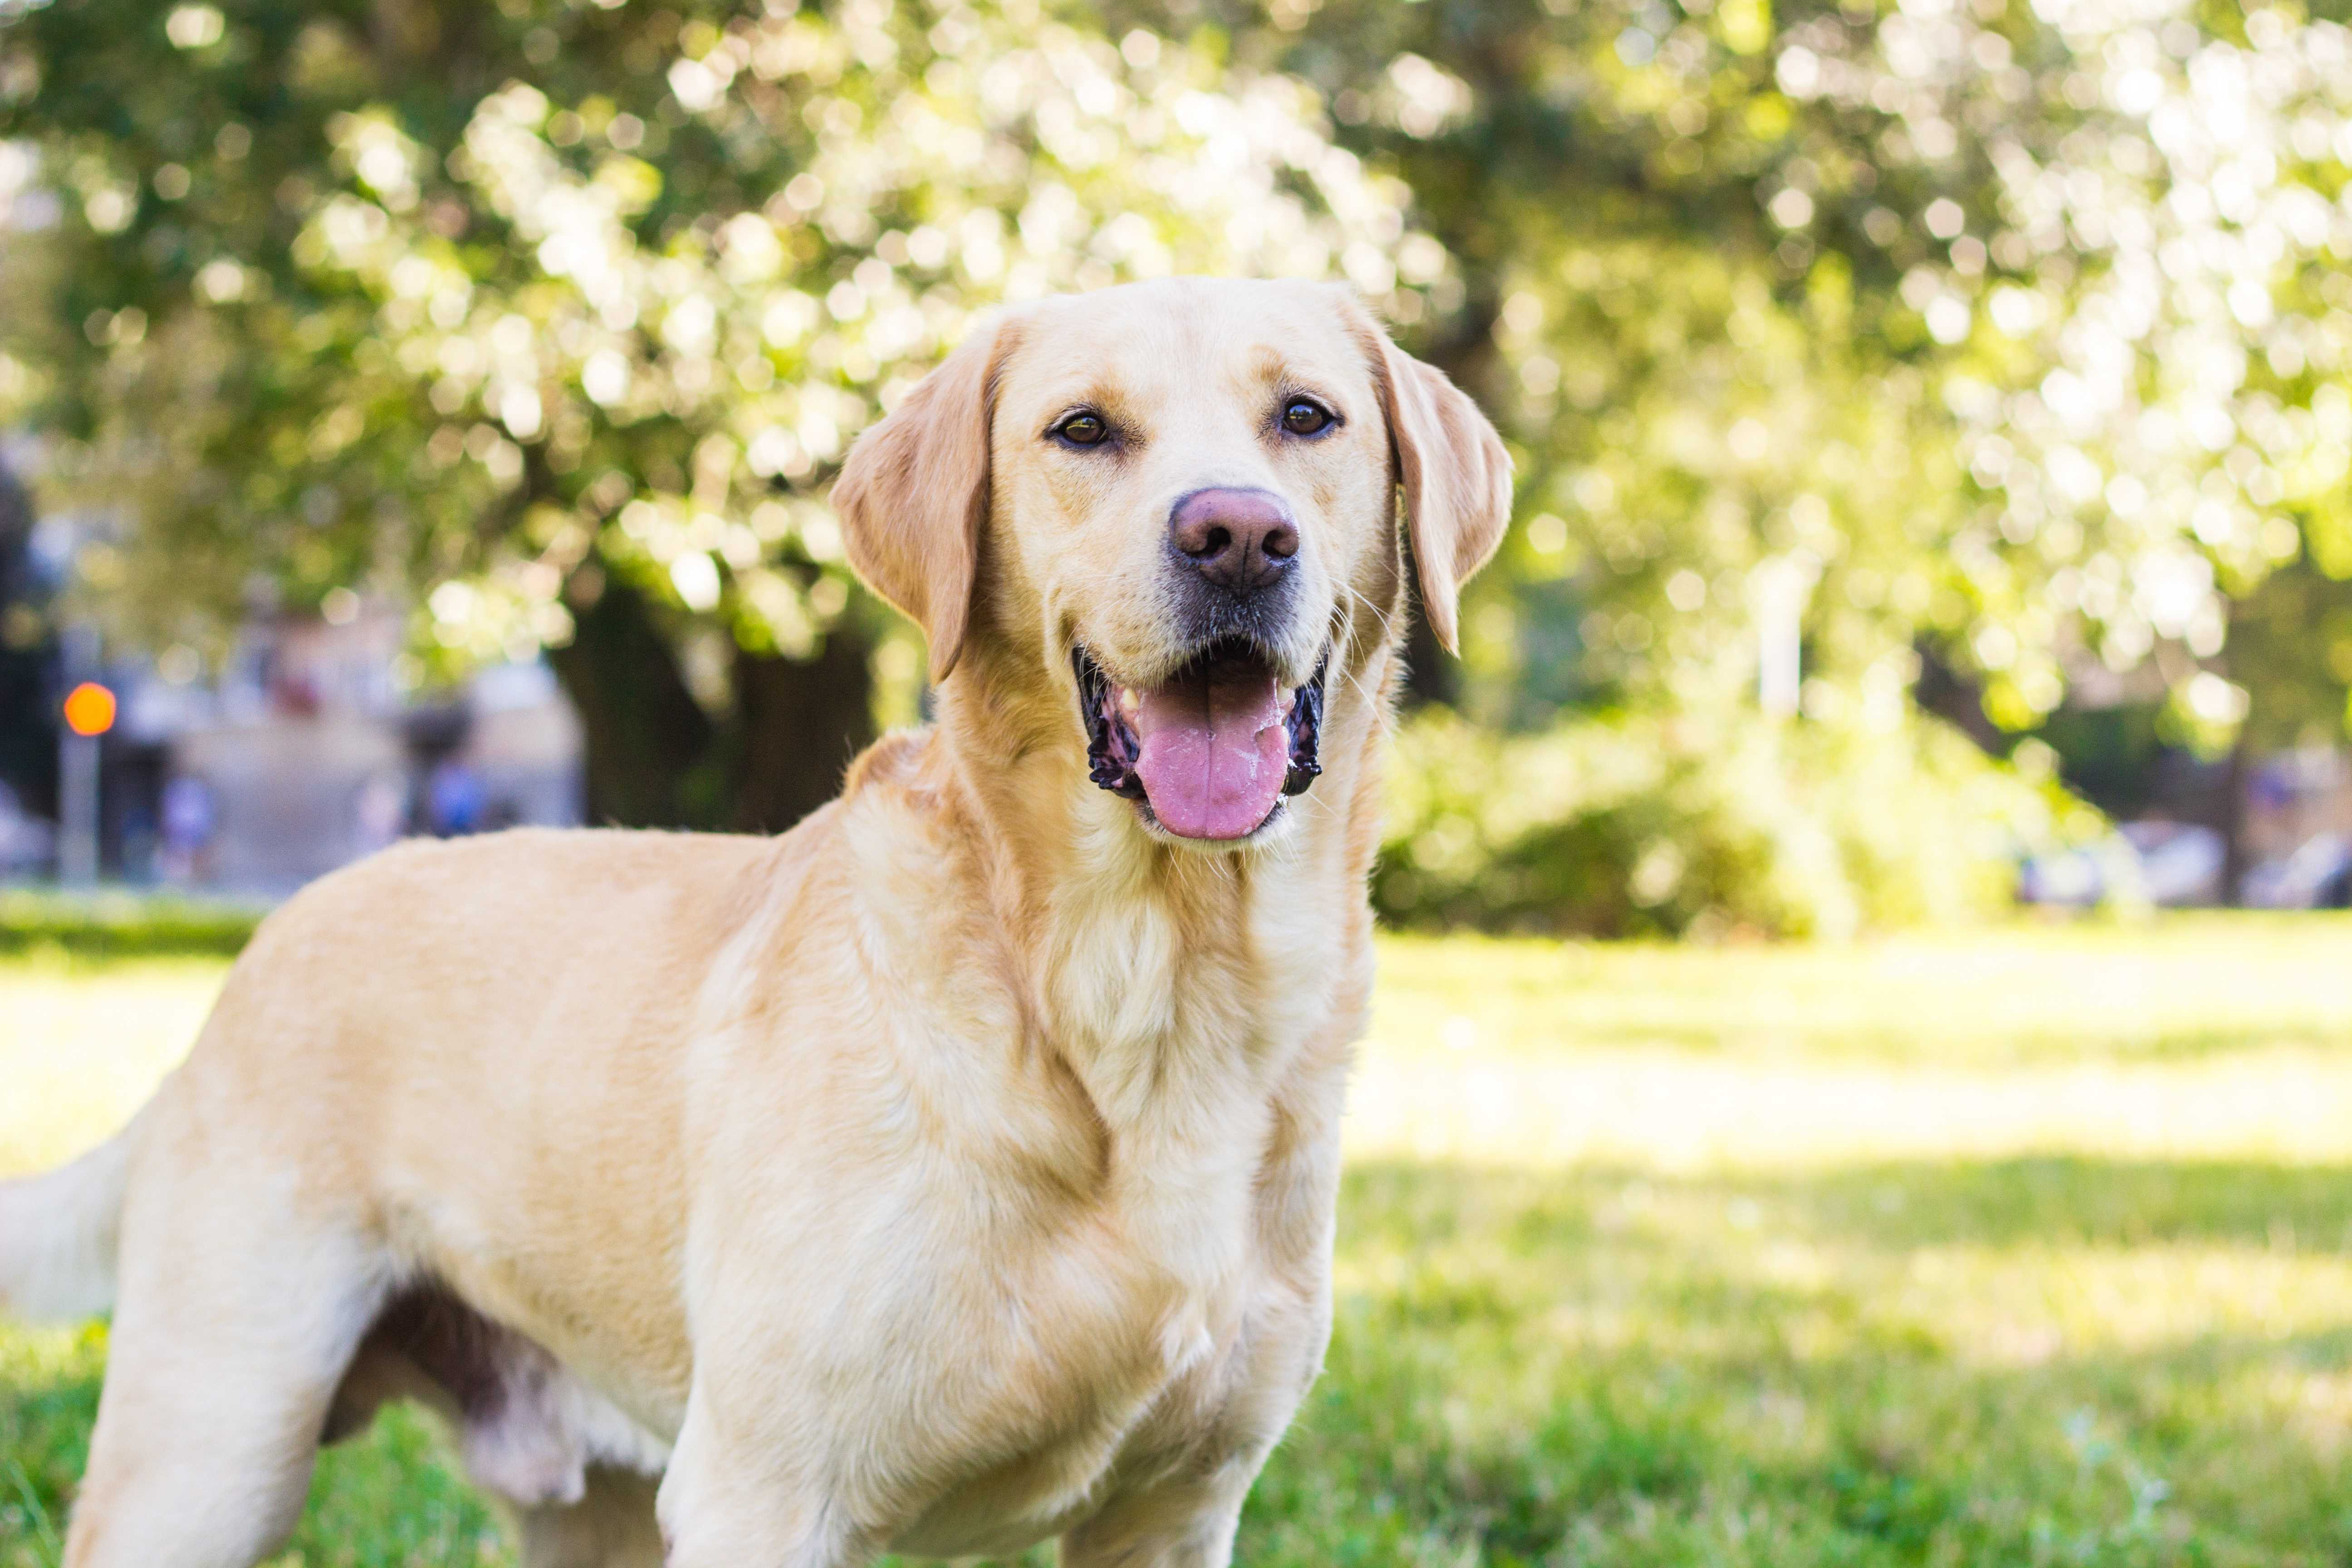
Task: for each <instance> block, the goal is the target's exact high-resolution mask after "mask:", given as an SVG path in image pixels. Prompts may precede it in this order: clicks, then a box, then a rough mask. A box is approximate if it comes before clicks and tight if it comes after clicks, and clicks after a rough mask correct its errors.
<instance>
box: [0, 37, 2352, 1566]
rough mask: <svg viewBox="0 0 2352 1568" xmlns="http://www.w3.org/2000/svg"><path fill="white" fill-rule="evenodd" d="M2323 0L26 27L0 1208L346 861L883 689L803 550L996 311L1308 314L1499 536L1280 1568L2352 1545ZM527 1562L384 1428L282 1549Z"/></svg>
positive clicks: (65, 1460)
mask: <svg viewBox="0 0 2352 1568" xmlns="http://www.w3.org/2000/svg"><path fill="white" fill-rule="evenodd" d="M2343 9H2344V7H2343V5H2342V3H2341V0H2308V3H2307V4H2305V5H2294V4H2287V5H2276V6H2245V5H2236V4H2231V3H2227V0H1837V3H1834V4H1832V3H1827V0H1638V3H1636V0H1542V3H1541V4H1537V3H1533V0H1158V3H1152V4H1146V3H1141V0H1136V3H1128V0H1117V3H1112V4H1105V5H1096V6H1081V5H1068V4H1048V3H1046V0H980V3H973V4H956V3H947V0H731V3H727V4H704V3H700V0H497V3H496V4H489V3H487V0H315V3H299V4H298V3H295V0H199V3H194V4H173V3H171V0H145V3H132V0H48V3H47V4H39V3H35V0H0V468H5V479H0V1173H13V1172H16V1171H22V1170H26V1169H32V1168H37V1167H39V1166H41V1165H44V1164H47V1163H53V1162H56V1161H58V1160H61V1159H63V1158H66V1157H68V1155H70V1154H72V1153H73V1152H76V1151H77V1150H79V1149H81V1148H84V1147H87V1146H89V1144H91V1143H93V1142H96V1141H97V1140H98V1139H99V1138H100V1137H102V1136H103V1135H104V1134H105V1133H106V1132H108V1131H110V1130H111V1129H112V1128H114V1127H116V1126H119V1125H121V1122H122V1121H123V1120H124V1119H125V1118H127V1117H128V1116H129V1115H130V1113H131V1110H133V1109H134V1108H135V1107H136V1106H137V1105H138V1104H139V1103H140V1101H141V1100H142V1099H143V1098H144V1097H145V1096H146V1095H147V1094H148V1093H149V1092H151V1090H152V1087H153V1085H154V1083H155V1081H156V1079H158V1077H160V1075H161V1074H162V1073H163V1072H164V1071H166V1070H167V1069H168V1068H169V1067H170V1065H171V1064H172V1063H173V1061H175V1060H176V1059H178V1057H179V1055H180V1053H181V1052H183V1051H184V1049H185V1048H186V1047H187V1045H188V1042H189V1040H190V1039H191V1038H192V1037H193V1036H194V1031H195V1029H196V1027H197V1026H198V1024H199V1022H200V1021H201V1019H202V1018H203V1016H204V1015H205V1010H206V1009H207V1007H208V1006H209V1005H210V1004H211V1001H212V999H213V997H214V996H215V994H217V991H218V988H219V986H220V984H221V983H222V979H223V976H224V974H225V973H226V966H227V963H228V961H229V959H230V957H231V956H232V955H233V954H234V953H235V952H236V951H237V950H238V948H239V947H240V946H241V944H242V943H243V942H244V941H245V940H246V938H247V935H248V934H249V932H250V931H251V928H252V923H253V921H254V919H255V917H256V915H257V912H258V911H259V910H262V909H264V908H266V907H267V906H268V903H269V902H270V901H271V900H275V899H276V898H278V897H279V896H282V895H283V894H284V893H286V892H287V891H289V890H290V889H293V888H294V887H296V886H299V884H300V883H301V882H303V881H304V880H306V879H309V878H311V877H314V876H317V875H319V874H320V873H321V872H323V871H326V870H328V869H330V868H332V867H334V866H336V865H339V864H341V863H343V862H345V861H347V860H350V859H352V858H355V857H358V856H360V855H362V854H365V853H368V852H370V851H371V850H373V849H375V848H378V847H382V846H383V845H385V844H388V843H390V842H392V841H393V840H394V839H397V838H399V837H403V836H404V835H413V834H438V835H456V834H465V833H473V832H483V831H488V830H492V829H495V828H498V827H500V826H509V825H513V824H519V823H531V822H598V823H602V822H615V823H625V824H651V825H666V826H696V827H716V828H731V829H739V830H756V831H772V830H776V829H781V828H782V827H784V826H788V825H790V824H791V823H792V822H793V821H794V820H795V819H797V818H798V817H799V816H801V815H802V814H803V813H804V812H806V811H807V810H809V809H810V808H811V807H813V806H814V805H816V804H818V803H819V802H821V801H823V800H824V799H825V798H827V797H828V796H829V795H832V794H833V793H834V791H835V789H836V787H837V785H838V783H839V780H840V776H841V773H842V768H843V765H844V763H845V761H846V760H847V759H848V757H849V756H850V755H851V753H852V752H853V751H854V750H855V748H856V747H857V746H858V745H860V744H862V743H863V742H866V740H868V739H870V738H871V737H872V736H873V735H874V734H876V733H877V731H879V730H880V729H881V728H883V727H885V726H888V725H893V724H900V723H906V722H910V721H915V720H917V719H919V716H920V715H921V713H922V712H923V710H924V707H925V702H926V697H925V693H924V691H923V689H922V672H923V669H924V659H923V657H922V650H921V648H920V647H919V643H918V641H917V639H916V636H915V634H914V633H913V632H912V631H911V630H910V629H909V628H908V626H905V625H904V624H903V623H900V622H899V621H898V620H897V619H896V618H895V617H894V616H891V615H890V614H889V613H888V612H887V611H885V610H884V609H882V608H881V607H880V606H879V605H877V604H876V603H875V602H874V601H872V600H871V599H870V598H868V597H867V596H866V595H865V594H864V592H863V591H862V590H861V589H859V588H858V587H857V586H856V584H855V583H854V582H853V581H852V579H851V577H850V576H849V574H848V573H847V571H846V568H845V565H844V563H843V559H842V549H841V540H840V535H839V531H838V529H837V526H836V524H835V521H834V519H833V516H832V514H831V512H830V510H829V509H828V507H827V505H826V500H825V497H826V492H827V488H828V486H829V485H830V483H831V481H832V479H833V476H834V475H835V472H836V471H837V469H838V466H839V463H840V460H841V458H842V455H843V452H844V451H845V448H846V447H847V445H848V443H849V442H850V441H851V440H852V439H853V438H854V437H856V433H857V432H858V431H859V430H860V429H861V428H863V427H864V426H866V425H867V424H869V423H870V422H872V421H873V420H874V419H875V418H877V416H879V415H880V414H881V413H882V412H883V411H885V410H887V408H889V407H890V406H891V405H893V404H894V402H895V401H896V400H897V399H898V398H899V397H901V396H903V395H905V393H906V392H907V390H908V387H909V386H911V385H912V384H914V382H915V381H916V380H917V379H918V378H919V377H920V376H921V375H922V374H924V372H925V371H926V370H927V369H928V368H929V366H930V365H931V364H933V363H936V362H937V360H938V359H939V358H940V355H941V354H942V353H944V352H945V351H946V350H947V349H948V348H949V347H950V346H951V345H952V344H953V343H954V342H956V341H957V340H958V339H959V337H960V336H961V333H963V332H964V331H966V329H967V327H968V325H969V323H970V322H971V321H972V319H973V318H974V316H975V315H976V314H977V313H979V312H981V311H983V310H988V309H989V308H991V307H992V306H994V305H996V304H998V303H1000V302H1003V301H1007V300H1023V299H1027V298H1031V297H1034V296H1036V295H1038V294H1041V293H1045V292H1047V291H1052V290H1062V289H1087V288H1093V287H1097V286H1101V285H1104V284H1108V283H1113V282H1117V281H1119V280H1121V279H1133V278H1146V277H1152V276H1158V275H1161V274H1166V273H1171V272H1183V271H1206V272H1220V273H1242V274H1273V275H1304V276H1314V277H1330V278H1339V279H1347V280H1349V282H1351V283H1353V284H1354V285H1355V286H1356V288H1357V289H1360V291H1361V292H1362V293H1363V294H1364V295H1365V297H1366V298H1367V299H1368V300H1370V301H1371V302H1372V304H1373V305H1374V307H1375V308H1376V309H1377V310H1379V311H1380V312H1381V314H1382V315H1383V316H1384V317H1385V319H1386V320H1387V321H1389V322H1390V323H1391V327H1392V329H1393V331H1395V332H1396V334H1397V336H1398V337H1399V339H1400V341H1402V342H1403V343H1404V344H1405V345H1406V346H1407V347H1408V348H1410V349H1411V350H1412V352H1413V353H1418V354H1420V355H1422V356H1423V357H1424V358H1425V359H1427V360H1429V361H1431V362H1433V363H1436V364H1438V365H1440V366H1442V367H1443V368H1444V370H1445V371H1446V372H1447V373H1448V374H1451V375H1452V376H1454V378H1455V379H1456V380H1457V381H1458V382H1460V383H1461V384H1463V385H1465V387H1467V388H1469V389H1470V390H1471V391H1472V392H1473V393H1474V394H1475V395H1476V397H1477V398H1478V399H1479V401H1480V402H1481V403H1482V404H1483V405H1485V406H1486V409H1487V410H1488V411H1489V412H1490V413H1491V414H1492V415H1493V416H1494V417H1495V419H1496V423H1497V424H1498V426H1500V427H1501V428H1502V429H1503V431H1504V432H1505V434H1506V437H1507V440H1508V441H1509V443H1510V445H1511V447H1512V451H1513V454H1514V457H1515V458H1516V460H1517V468H1518V474H1519V486H1518V490H1517V519H1516V525H1515V526H1514V528H1513V529H1512V531H1511V533H1510V536H1509V538H1508V540H1507V542H1506V544H1505V545H1504V547H1503V552H1502V554H1501V556H1500V558H1499V559H1498V560H1497V561H1496V563H1495V565H1494V566H1493V567H1492V568H1490V569H1489V570H1488V571H1487V573H1486V574H1485V575H1484V576H1482V577H1481V578H1480V579H1479V580H1478V581H1477V583H1476V584H1475V585H1474V587H1473V589H1472V590H1471V593H1470V595H1469V597H1468V600H1467V602H1466V605H1465V647H1464V657H1463V658H1461V659H1459V660H1454V659H1450V658H1444V657H1441V656H1440V655H1438V654H1437V652H1436V651H1435V650H1434V649H1433V647H1429V646H1428V644H1427V641H1426V638H1425V637H1424V636H1423V634H1421V633H1419V632H1418V631H1416V633H1415V640H1414V642H1413V643H1412V647H1411V648H1410V650H1409V654H1410V668H1411V679H1410V685H1409V689H1408V690H1407V692H1406V694H1405V704H1404V709H1403V712H1402V721H1401V733H1400V736H1399V742H1398V745H1397V748H1396V756H1395V760H1394V767H1393V770H1392V774H1391V801H1390V813H1389V838H1388V842H1387V844H1386V846H1385V847H1384V850H1383V853H1382V856H1381V860H1380V864H1379V868H1378V870H1377V873H1376V878H1375V883H1374V894H1375V899H1376V902H1377V904H1378V907H1379V910H1380V912H1381V917H1382V920H1383V921H1384V924H1385V927H1386V930H1385V931H1383V933H1382V935H1381V938H1380V946H1381V984H1380V990H1379V993H1378V997H1377V1000H1376V1004H1375V1013H1374V1017H1373V1021H1372V1026H1371V1031H1370V1038H1369V1039H1368V1040H1367V1041H1366V1042H1365V1045H1364V1047H1363V1050H1362V1054H1361V1058H1360V1068H1359V1072H1358V1075H1357V1078H1356V1080H1355V1083H1354V1087H1353V1089H1352V1091H1351V1095H1352V1098H1351V1104H1350V1115H1349V1123H1348V1129H1347V1133H1346V1137H1347V1142H1348V1151H1349V1167H1348V1173H1347V1177H1346V1184H1345V1188H1344V1191H1343V1194H1342V1199H1341V1219H1340V1228H1339V1247H1338V1257H1337V1270H1338V1272H1337V1292H1338V1306H1337V1317H1338V1321H1337V1329H1336V1334H1335V1340H1334V1343H1333V1347H1332V1352H1331V1357H1330V1363H1329V1371H1328V1374H1327V1375H1326V1376H1325V1378H1324V1379H1323V1381H1322V1382H1321V1384H1318V1387H1317V1389H1316V1391H1315V1392H1314V1394H1313V1395H1312V1397H1311V1398H1310V1400H1309V1402H1308V1405H1307V1408H1306V1410H1305V1412H1304V1413H1303V1415H1302V1417H1301V1420H1300V1422H1299V1424H1298V1426H1297V1428H1296V1429H1295V1431H1294V1432H1293V1434H1292V1436H1290V1438H1289V1439H1288V1440H1287V1441H1286V1444H1285V1445H1284V1447H1282V1448H1281V1449H1280V1450H1279V1451H1278V1452H1277V1453H1276V1457H1275V1458H1274V1460H1273V1461H1272V1464H1271V1467H1270V1468H1269V1470H1268V1472H1267V1474H1266V1476H1265V1479H1264V1481H1263V1482H1262V1483H1261V1485H1260V1487H1259V1489H1258V1490H1257V1492H1256V1493H1255V1498H1254V1500H1253V1502H1252V1504H1251V1507H1250V1510H1249V1512H1248V1514H1247V1516H1246V1517H1245V1519H1244V1525H1243V1532H1242V1544H1241V1550H1240V1553H1239V1558H1238V1560H1239V1561H1242V1562H1245V1563H1250V1564H1251V1565H1252V1568H1333V1565H1335V1564H1366V1565H1376V1568H1386V1565H1390V1564H1399V1565H1403V1568H1472V1565H1488V1564H1491V1565H1494V1568H1538V1565H1539V1568H1567V1565H1570V1564H1573V1565H1576V1568H1660V1565H1679V1564H1718V1563H1720V1564H1754V1565H1758V1568H1762V1565H1766V1564H1770V1565H1774V1568H1813V1565H1816V1564H1821V1563H1840V1564H1849V1565H1864V1568H1897V1565H1901V1568H1912V1565H1916V1564H1938V1565H1948V1564H1962V1563H1967V1564H1979V1563H1981V1564H1987V1565H1992V1564H1999V1565H2000V1568H2014V1565H2018V1564H2052V1565H2055V1564H2062V1563H2063V1564H2093V1565H2101V1568H2170V1565H2174V1564H2179V1565H2181V1568H2188V1565H2191V1564H2194V1565H2197V1568H2283V1565H2291V1564H2302V1565H2305V1568H2322V1565H2330V1568H2341V1565H2342V1564H2344V1563H2347V1562H2352V1510H2347V1507H2346V1504H2345V1499H2347V1497H2352V985H2347V984H2346V977H2347V975H2352V960H2347V953H2352V917H2347V916H2346V915H2343V914H2330V913H2326V912H2319V913H2313V912H2308V911H2311V910H2326V908H2328V907H2331V906H2333V907H2337V908H2341V907H2342V906H2344V905H2346V904H2347V903H2352V873H2348V872H2347V868H2352V753H2347V722H2352V710H2347V688H2352V266H2347V262H2352V202H2347V179H2352V32H2347V29H2346V27H2345V26H2343V25H2341V20H2342V17H2341V13H2342V11H2343ZM59 885H62V887H63V889H65V890H64V891H62V892H60V891H58V890H57V888H58V886H59ZM92 889H99V890H97V891H93V890H92ZM2021 903H2023V904H2026V905H2029V906H2035V907H2034V908H2031V909H2029V910H2027V912H2026V913H2025V914H2023V915H2022V916H2021V915H2020V913H2019V906H2020V905H2021ZM2168 905H2210V906H2222V905H2252V906H2264V907H2265V908H2263V909H2260V910H2240V909H2226V910H2224V909H2214V910H2191V911H2187V912H2178V913H2176V912H2169V911H2164V910H2159V909H2158V906H2168ZM2053 910H2054V911H2066V910H2082V911H2092V912H2091V913H2090V914H2089V915H2088V918H2066V917H2064V916H2063V915H2059V914H2053V913H2052V912H2051V911H2053ZM579 918H580V919H581V920H582V921H593V919H594V918H595V911H594V910H583V911H581V912H580V915H579ZM1622 938H1633V939H1642V940H1633V941H1620V940H1604V939H1622ZM1766 939H1787V940H1766ZM104 1352H105V1332H104V1329H103V1327H102V1326H98V1325H93V1326H90V1327H89V1328H86V1329H83V1330H79V1331H62V1332H52V1331H26V1330H20V1329H17V1328H13V1327H11V1328H0V1568H52V1565H54V1564H55V1563H57V1561H58V1537H59V1532H60V1530H61V1527H62V1521H63V1519H64V1516H65V1511H66V1510H67V1509H68V1506H69V1500H70V1497H71V1494H72V1489H73V1486H74V1484H75V1480H76V1478H77V1477H78V1476H79V1468H80V1461H81V1456H82V1452H83V1447H84V1445H85V1444H86V1441H87V1436H88V1430H89V1420H90V1418H91V1413H92V1410H93V1409H94V1405H95V1402H96V1397H97V1389H98V1380H99V1376H100V1370H101V1368H102V1365H103V1361H104ZM509 1561H510V1553H509V1542H508V1538H507V1537H506V1536H505V1535H504V1534H502V1533H501V1531H500V1528H499V1524H498V1522H497V1521H496V1519H495V1517H494V1516H493V1515H491V1514H490V1513H489V1512H488V1511H487V1510H486V1509H485V1507H484V1505H483V1503H482V1502H481V1500H479V1499H478V1497H476V1496H475V1495H474V1494H473V1493H472V1492H471V1491H470V1490H469V1489H467V1487H466V1485H465V1483H464V1481H463V1479H462V1476H461V1472H460V1469H459V1468H458V1467H457V1464H456V1461H455V1460H454V1459H453V1458H451V1457H450V1455H449V1454H448V1451H447V1450H446V1447H443V1446H441V1444H440V1442H439V1439H438V1438H437V1437H436V1436H435V1435H434V1433H433V1432H432V1430H431V1429H430V1427H429V1426H426V1425H425V1424H423V1423H420V1422H419V1421H417V1420H416V1419H415V1418H414V1417H412V1416H408V1415H392V1416H388V1417H386V1418H385V1419H384V1420H383V1421H382V1422H380V1423H379V1424H378V1426H377V1427H376V1429H375V1430H374V1431H373V1433H372V1434H371V1435H370V1436H368V1437H367V1438H366V1439H365V1440H364V1441H362V1442H358V1443H354V1444H352V1445H349V1446H347V1447H341V1448H338V1449H337V1450H334V1451H333V1452H332V1453H331V1455H330V1456H329V1457H328V1458H327V1459H326V1461H325V1462H324V1464H323V1465H322V1468H321V1470H320V1479H319V1480H318V1482H317V1484H316V1486H315V1487H314V1489H313V1493H312V1499H311V1506H310V1510H309V1511H308V1513H307V1514H306V1516H305V1520H304V1522H303V1524H302V1526H301V1529H300V1531H299V1532H298V1534H297V1536H296V1537H295V1539H294V1541H293V1542H292V1543H291V1545H290V1547H289V1551H288V1552H287V1553H286V1554H285V1555H284V1556H282V1557H281V1558H279V1559H278V1560H276V1562H275V1563H274V1564H273V1568H298V1565H299V1568H324V1565H335V1568H345V1565H349V1568H410V1565H416V1564H433V1565H436V1568H437V1565H445V1564H446V1565H448V1568H494V1565H499V1564H504V1563H508V1562H509ZM1045 1561H1047V1559H1046V1558H1045V1557H1044V1556H1042V1555H1034V1554H1033V1556H1032V1557H1031V1558H1029V1559H1025V1560H1024V1563H1026V1564H1028V1568H1042V1564H1043V1563H1045Z"/></svg>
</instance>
